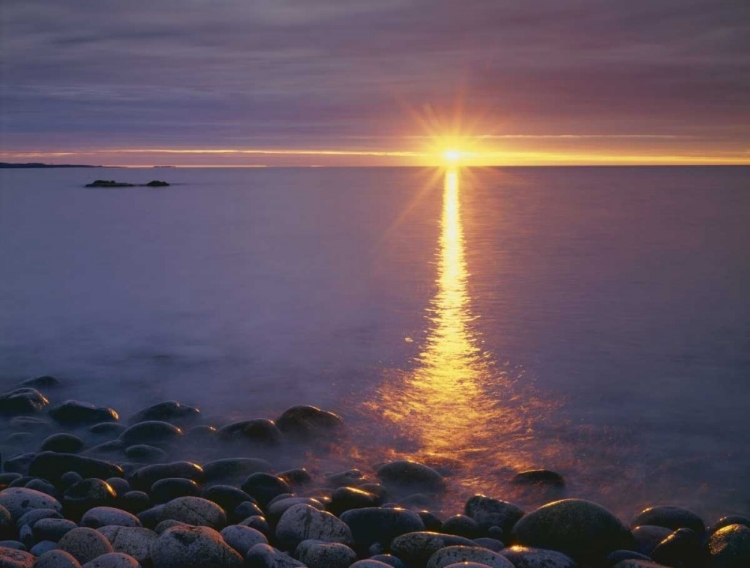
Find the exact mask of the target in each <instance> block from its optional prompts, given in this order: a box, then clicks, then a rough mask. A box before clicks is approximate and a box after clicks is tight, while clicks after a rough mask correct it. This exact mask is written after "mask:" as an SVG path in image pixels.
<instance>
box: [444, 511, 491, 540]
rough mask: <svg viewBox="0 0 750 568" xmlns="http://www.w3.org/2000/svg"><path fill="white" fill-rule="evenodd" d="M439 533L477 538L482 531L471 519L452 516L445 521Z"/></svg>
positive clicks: (463, 516)
mask: <svg viewBox="0 0 750 568" xmlns="http://www.w3.org/2000/svg"><path fill="white" fill-rule="evenodd" d="M441 532H444V533H446V534H453V535H456V536H463V537H465V538H477V537H478V536H479V535H480V534H481V532H482V531H481V530H480V529H479V524H478V523H477V522H476V521H475V520H474V519H472V518H471V517H467V516H466V515H453V516H452V517H448V518H447V519H445V522H444V523H443V527H442V529H441Z"/></svg>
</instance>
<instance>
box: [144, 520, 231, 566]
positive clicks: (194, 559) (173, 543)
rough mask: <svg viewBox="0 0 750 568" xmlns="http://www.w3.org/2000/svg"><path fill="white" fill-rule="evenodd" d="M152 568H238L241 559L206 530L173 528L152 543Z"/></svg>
mask: <svg viewBox="0 0 750 568" xmlns="http://www.w3.org/2000/svg"><path fill="white" fill-rule="evenodd" d="M151 560H152V562H153V565H154V568H207V567H208V566H217V567H218V566H221V567H222V568H241V567H242V566H243V560H242V557H241V556H240V555H239V554H237V552H236V551H235V550H234V549H233V548H232V547H231V546H229V545H228V544H227V543H225V542H224V540H223V539H222V538H221V535H220V534H219V533H218V532H216V531H215V530H213V529H212V528H209V527H172V528H171V529H168V530H166V531H164V532H163V533H162V534H161V536H159V538H157V539H156V540H155V541H153V542H152V543H151Z"/></svg>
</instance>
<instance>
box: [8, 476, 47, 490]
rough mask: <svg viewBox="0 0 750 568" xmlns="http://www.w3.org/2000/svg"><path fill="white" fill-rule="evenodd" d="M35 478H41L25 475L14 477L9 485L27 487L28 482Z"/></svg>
mask: <svg viewBox="0 0 750 568" xmlns="http://www.w3.org/2000/svg"><path fill="white" fill-rule="evenodd" d="M35 479H39V478H38V477H31V476H28V475H24V476H23V477H18V478H16V479H14V480H13V482H12V483H11V484H10V485H9V486H8V487H26V484H27V483H28V482H29V481H34V480H35Z"/></svg>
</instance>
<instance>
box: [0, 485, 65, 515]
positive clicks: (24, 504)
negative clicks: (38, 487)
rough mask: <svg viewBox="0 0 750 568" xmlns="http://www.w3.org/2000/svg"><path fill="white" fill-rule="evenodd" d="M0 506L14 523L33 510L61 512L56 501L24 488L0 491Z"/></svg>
mask: <svg viewBox="0 0 750 568" xmlns="http://www.w3.org/2000/svg"><path fill="white" fill-rule="evenodd" d="M0 506H2V507H4V508H5V509H7V511H8V512H9V513H10V515H11V517H12V518H13V520H14V521H17V520H18V519H20V518H21V517H22V516H23V515H25V514H26V513H28V512H29V511H32V510H34V509H52V510H53V511H57V512H60V511H61V510H62V506H61V505H60V503H59V502H58V501H57V500H56V499H54V498H52V497H50V496H49V495H47V494H45V493H41V492H39V491H34V490H33V489H26V488H25V487H9V488H7V489H3V490H2V491H0Z"/></svg>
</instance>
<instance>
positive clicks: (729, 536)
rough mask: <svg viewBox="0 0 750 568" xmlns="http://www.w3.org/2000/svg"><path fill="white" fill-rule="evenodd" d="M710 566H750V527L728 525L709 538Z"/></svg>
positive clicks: (719, 567)
mask: <svg viewBox="0 0 750 568" xmlns="http://www.w3.org/2000/svg"><path fill="white" fill-rule="evenodd" d="M708 554H709V562H708V565H709V566H710V568H740V567H747V566H750V528H748V527H746V526H745V525H728V526H726V527H723V528H721V529H719V530H718V531H716V532H715V533H714V534H712V535H711V538H709V539H708Z"/></svg>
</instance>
